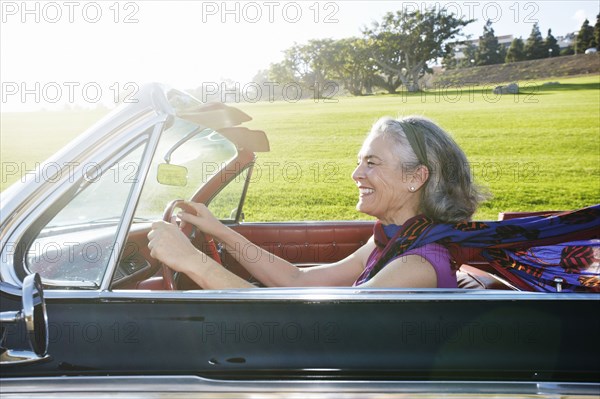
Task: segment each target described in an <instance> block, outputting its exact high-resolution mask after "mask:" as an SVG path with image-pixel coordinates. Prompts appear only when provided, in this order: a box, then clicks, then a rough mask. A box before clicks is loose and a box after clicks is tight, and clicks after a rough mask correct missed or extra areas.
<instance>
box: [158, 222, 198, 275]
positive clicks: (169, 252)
mask: <svg viewBox="0 0 600 399" xmlns="http://www.w3.org/2000/svg"><path fill="white" fill-rule="evenodd" d="M148 248H149V249H150V256H152V257H153V258H155V259H158V260H159V261H160V262H162V263H164V264H166V265H168V266H169V267H170V268H171V269H173V270H175V271H178V272H183V273H187V272H189V271H190V269H191V268H192V267H193V265H194V264H195V263H198V259H200V260H201V259H202V255H204V254H203V253H202V252H200V251H199V250H197V249H196V248H195V247H194V246H193V245H192V243H191V242H190V240H189V239H188V238H187V237H186V235H185V234H184V233H183V232H182V231H181V230H180V229H179V228H178V227H177V225H175V224H172V223H167V222H164V221H160V222H154V223H152V230H150V232H149V233H148ZM205 257H206V256H205Z"/></svg>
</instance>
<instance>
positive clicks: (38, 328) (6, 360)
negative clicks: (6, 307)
mask: <svg viewBox="0 0 600 399" xmlns="http://www.w3.org/2000/svg"><path fill="white" fill-rule="evenodd" d="M22 304H23V308H22V309H21V310H18V311H7V312H2V313H0V330H1V333H0V365H3V366H4V365H11V364H20V363H31V362H36V361H39V360H42V359H46V358H48V355H47V352H48V315H47V313H46V302H45V301H44V292H43V289H42V280H41V278H40V275H39V274H38V273H35V274H30V275H28V276H27V277H25V279H24V280H23V290H22ZM16 323H24V325H25V328H26V330H27V340H28V341H29V346H30V347H31V349H32V351H26V350H12V349H7V348H5V347H4V335H5V327H4V326H5V325H6V324H16Z"/></svg>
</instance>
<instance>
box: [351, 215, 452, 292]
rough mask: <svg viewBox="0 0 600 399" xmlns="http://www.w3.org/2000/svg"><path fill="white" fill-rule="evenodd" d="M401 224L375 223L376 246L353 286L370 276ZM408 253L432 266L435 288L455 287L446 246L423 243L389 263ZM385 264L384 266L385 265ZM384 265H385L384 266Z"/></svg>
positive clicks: (363, 281)
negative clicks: (435, 281) (385, 224)
mask: <svg viewBox="0 0 600 399" xmlns="http://www.w3.org/2000/svg"><path fill="white" fill-rule="evenodd" d="M401 227H402V226H397V225H387V226H384V225H381V224H379V223H378V224H376V225H375V227H374V228H373V234H374V238H375V244H376V247H375V249H374V250H373V252H371V255H369V258H368V259H367V265H366V266H365V269H364V271H363V272H362V273H361V275H360V276H359V277H358V279H357V280H356V282H355V283H354V286H357V285H360V284H363V283H365V282H367V281H369V279H370V278H371V277H372V276H371V277H369V275H370V274H371V271H372V269H373V267H374V266H375V264H376V263H377V261H378V260H379V258H380V257H381V256H382V255H383V253H384V252H385V249H386V246H387V245H388V243H389V241H390V238H392V237H393V236H394V235H395V234H396V233H397V232H398V231H399V230H400V228H401ZM408 255H418V256H420V257H422V258H424V259H425V260H427V261H428V262H429V263H431V265H432V266H433V268H434V270H435V274H436V276H437V288H457V282H456V271H455V270H454V269H453V268H452V266H451V263H450V252H449V251H448V249H446V247H444V246H442V245H440V244H437V243H429V244H425V245H423V246H421V247H419V248H413V249H411V250H408V251H406V252H404V253H402V254H400V255H398V256H397V257H395V258H392V259H390V260H389V261H388V263H387V264H389V263H390V262H391V261H393V260H394V259H398V258H400V257H403V256H408ZM387 264H386V266H387ZM384 267H385V266H384Z"/></svg>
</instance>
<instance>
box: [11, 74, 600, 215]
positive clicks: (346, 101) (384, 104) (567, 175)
mask: <svg viewBox="0 0 600 399" xmlns="http://www.w3.org/2000/svg"><path fill="white" fill-rule="evenodd" d="M547 80H559V81H560V83H561V84H560V85H556V86H542V85H541V84H542V83H543V82H545V81H547ZM547 80H544V81H540V82H521V86H522V94H519V95H517V96H515V95H505V96H502V97H499V96H495V95H493V94H491V90H490V88H489V87H486V88H467V87H465V88H462V89H448V90H438V91H429V92H427V93H424V94H415V95H406V94H398V95H377V96H369V97H342V98H339V99H337V100H335V101H323V100H321V101H312V100H302V101H298V102H295V103H291V102H273V103H268V102H264V103H254V104H238V106H239V107H240V108H241V109H243V110H244V111H246V112H248V113H249V114H250V115H251V116H252V117H253V118H254V120H253V121H252V122H250V123H248V124H247V126H248V127H252V128H255V129H261V130H264V131H266V132H267V134H268V136H269V138H270V141H271V152H269V153H261V154H259V159H258V163H257V170H256V171H255V174H254V177H253V182H252V184H251V186H250V191H249V193H248V197H247V201H246V207H245V215H246V220H248V221H268V220H331V219H359V218H366V217H365V216H364V215H361V214H359V213H358V212H356V211H355V209H354V206H355V203H356V199H357V190H356V188H355V185H354V182H353V181H352V180H351V178H350V174H351V173H352V171H353V169H354V166H355V164H356V153H357V151H358V150H359V148H360V145H361V143H362V140H363V138H364V136H365V134H366V132H367V131H368V129H369V127H370V125H371V124H372V123H373V122H374V121H375V120H376V119H378V118H379V117H380V116H385V115H388V116H394V117H395V116H402V115H410V114H419V115H423V116H426V117H429V118H431V119H433V120H435V121H437V122H438V123H439V124H440V125H441V126H443V127H444V128H445V129H446V130H448V131H449V132H450V133H451V134H452V135H453V137H454V138H455V139H456V141H457V142H458V143H459V144H460V145H461V146H462V148H463V149H464V150H465V152H466V154H467V156H468V158H469V160H470V162H471V167H472V170H473V173H474V176H475V180H476V181H477V182H478V183H480V184H481V185H484V186H486V187H487V188H488V189H489V191H490V192H491V193H492V195H493V197H492V198H491V199H490V200H489V201H488V202H487V203H485V204H483V206H482V207H481V208H480V210H479V211H478V213H477V214H476V215H475V218H476V219H496V218H497V215H498V212H501V211H524V210H549V209H573V208H578V207H584V206H588V205H591V204H595V203H598V202H600V76H598V75H594V76H589V77H578V78H560V79H547ZM101 114H102V113H101V112H92V111H89V112H83V111H79V112H74V111H71V112H39V113H21V114H17V113H14V114H2V120H1V123H2V125H1V136H0V140H1V141H0V144H1V148H0V157H1V164H2V176H1V178H2V180H1V182H0V189H4V188H6V187H7V186H8V185H9V184H11V183H12V182H14V181H16V180H18V179H19V178H20V177H21V175H22V173H23V171H24V170H28V169H32V168H33V167H34V166H35V163H36V162H40V161H42V160H43V159H45V158H46V157H48V156H49V155H51V154H52V153H53V152H55V151H56V150H58V149H59V148H60V147H62V146H63V145H64V143H66V142H67V141H68V140H70V139H71V138H72V137H73V136H74V135H76V134H77V133H78V132H81V131H83V130H84V129H85V128H86V127H88V126H89V125H90V124H91V123H92V122H94V121H95V120H97V119H98V118H99V117H100V116H101ZM15 168H16V170H15Z"/></svg>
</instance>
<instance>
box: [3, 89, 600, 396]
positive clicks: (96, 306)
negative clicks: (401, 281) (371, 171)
mask: <svg viewBox="0 0 600 399" xmlns="http://www.w3.org/2000/svg"><path fill="white" fill-rule="evenodd" d="M249 120H250V117H249V116H248V115H246V114H245V113H244V112H242V111H240V110H239V109H237V108H235V107H232V106H227V105H224V104H203V103H200V102H198V101H197V100H195V99H194V98H193V97H191V96H189V95H187V94H186V93H183V92H180V91H177V90H173V89H170V88H166V87H164V86H162V85H159V84H151V85H148V86H146V87H144V88H143V89H142V90H140V92H139V93H138V95H137V98H136V102H135V103H130V104H126V105H123V106H121V107H120V108H117V109H116V110H115V111H113V112H112V113H111V114H109V115H108V116H106V117H105V118H104V119H103V120H101V121H100V122H99V123H97V124H96V125H94V126H93V127H92V128H91V129H89V130H88V131H87V132H85V133H84V134H82V135H81V136H80V137H78V138H77V139H76V140H75V141H74V142H72V143H71V144H70V145H68V146H67V147H65V148H64V149H63V150H62V151H61V152H59V153H58V154H56V155H55V156H54V157H52V158H51V159H49V160H48V161H46V162H45V163H43V164H42V165H40V167H39V168H38V170H37V172H36V174H30V175H28V176H27V180H26V181H25V182H18V183H17V184H15V185H13V186H12V187H10V188H9V189H7V190H6V191H4V192H2V194H1V220H0V239H1V243H0V256H1V262H0V276H1V282H0V289H1V291H0V297H1V305H0V306H1V318H0V322H1V335H0V361H1V370H2V371H1V379H0V393H1V394H2V397H5V396H6V397H7V398H8V397H17V396H18V397H26V396H33V397H44V398H50V397H61V398H66V397H106V396H108V395H112V396H113V397H144V398H152V397H211V398H212V397H223V398H230V397H231V398H233V397H236V398H239V397H247V398H255V397H267V398H271V397H272V398H275V397H282V396H292V397H302V398H330V397H335V398H367V397H368V398H377V397H385V398H389V397H393V396H392V394H398V395H399V396H401V397H422V398H425V397H427V398H429V397H431V398H434V397H435V398H437V397H440V396H444V397H465V396H468V397H473V395H479V396H485V397H506V398H508V397H511V398H512V397H523V396H528V397H530V396H537V397H547V398H555V397H559V396H560V397H598V395H600V345H598V337H600V318H599V317H598V305H599V303H600V302H599V301H600V294H597V293H583V292H576V293H570V292H556V293H547V292H533V291H532V290H528V289H527V287H526V286H523V285H519V283H518V282H517V281H514V280H513V281H511V279H510V278H509V276H503V275H502V274H501V273H497V272H496V271H495V270H494V269H493V268H491V267H490V265H489V264H488V263H487V262H485V260H483V259H481V258H478V257H477V256H475V255H473V256H469V253H465V254H463V255H464V256H463V258H464V259H462V260H461V262H460V263H461V264H462V266H460V265H459V266H460V270H459V271H458V276H459V288H458V289H360V288H356V287H354V288H353V287H348V288H325V287H323V288H286V289H282V288H261V289H238V290H218V291H215V290H202V289H200V287H197V286H195V285H194V284H193V282H192V281H190V280H188V279H187V278H186V277H185V276H180V275H177V274H174V273H173V272H172V271H171V270H170V269H169V268H168V267H166V266H164V265H161V264H159V263H158V262H157V261H156V260H155V259H153V258H152V257H150V255H149V251H148V247H147V244H148V240H147V234H148V232H149V229H150V225H151V222H152V221H154V220H157V219H160V218H164V219H165V220H170V219H171V216H172V214H173V209H174V208H176V207H177V200H180V199H188V200H193V201H197V202H203V203H206V204H208V206H209V208H210V209H211V211H212V212H213V213H214V214H215V215H217V216H218V217H219V218H220V219H221V220H222V221H223V222H224V223H226V224H228V225H229V226H230V227H231V228H233V229H236V230H237V231H238V232H240V233H241V234H243V235H244V236H246V237H247V238H249V239H250V240H251V241H252V242H254V243H256V244H258V245H260V246H262V247H264V248H266V249H268V250H269V251H270V252H272V253H274V254H276V255H278V256H281V257H284V258H287V259H288V260H290V261H291V262H293V263H296V264H299V265H301V266H302V267H311V266H313V265H318V264H321V263H325V262H333V261H336V260H338V259H341V258H343V257H345V256H347V255H348V254H350V253H351V252H353V251H354V250H356V249H357V248H358V247H360V246H361V245H363V244H364V243H365V242H366V240H368V238H369V237H370V235H371V234H372V228H373V223H372V222H370V221H332V222H287V223H250V222H244V221H243V203H244V198H245V194H246V192H247V190H248V184H249V182H250V180H251V174H252V167H253V164H254V162H255V159H256V154H257V153H260V152H263V151H268V150H269V142H268V139H267V136H266V134H265V133H264V132H262V131H259V130H251V129H248V128H245V127H242V126H241V125H242V124H243V123H245V122H247V121H249ZM515 216H521V215H520V214H509V213H506V214H504V215H502V217H503V218H505V219H507V218H511V217H515ZM188 233H189V237H190V240H192V241H193V242H194V244H195V245H197V246H199V247H200V248H202V249H204V251H205V252H206V253H207V254H210V255H211V256H214V257H216V258H219V259H220V261H221V263H222V265H223V267H226V268H228V269H230V270H231V271H233V272H234V273H236V274H238V275H239V276H241V277H243V278H245V279H247V280H248V281H251V282H253V283H255V284H256V285H260V284H259V282H257V281H253V279H252V276H251V275H249V274H248V273H246V272H245V270H244V269H243V268H241V266H240V265H239V264H236V262H235V261H234V260H233V259H232V258H231V257H229V256H227V254H226V253H225V252H223V251H221V248H220V246H219V244H218V243H215V242H214V241H213V240H211V239H210V238H208V237H203V236H202V235H201V234H199V233H198V232H195V231H190V232H188Z"/></svg>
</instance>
